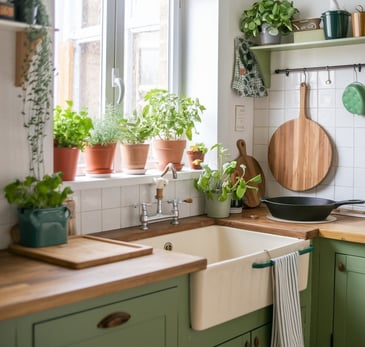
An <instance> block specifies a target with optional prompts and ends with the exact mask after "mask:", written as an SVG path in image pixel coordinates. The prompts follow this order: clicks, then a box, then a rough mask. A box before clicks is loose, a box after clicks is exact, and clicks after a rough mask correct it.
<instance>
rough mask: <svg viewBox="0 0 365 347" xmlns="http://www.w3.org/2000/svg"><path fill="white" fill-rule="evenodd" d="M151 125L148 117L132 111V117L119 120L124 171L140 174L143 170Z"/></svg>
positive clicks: (151, 130)
mask: <svg viewBox="0 0 365 347" xmlns="http://www.w3.org/2000/svg"><path fill="white" fill-rule="evenodd" d="M152 132H153V126H152V125H151V124H150V123H149V118H147V117H146V118H144V117H142V116H141V114H137V112H136V111H135V112H133V115H132V117H130V118H123V119H122V120H121V121H120V138H119V141H120V143H121V156H122V169H123V171H124V172H125V173H130V174H141V173H144V172H145V166H146V162H147V157H148V152H149V148H150V144H149V143H146V141H147V140H148V139H150V138H151V134H152Z"/></svg>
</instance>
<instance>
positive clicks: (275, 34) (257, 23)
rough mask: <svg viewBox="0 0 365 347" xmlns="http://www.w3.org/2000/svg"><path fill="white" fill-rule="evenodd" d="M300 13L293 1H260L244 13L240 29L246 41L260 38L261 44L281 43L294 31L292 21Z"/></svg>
mask: <svg viewBox="0 0 365 347" xmlns="http://www.w3.org/2000/svg"><path fill="white" fill-rule="evenodd" d="M298 13H299V10H298V9H297V8H295V7H294V5H293V1H288V0H259V1H256V2H254V3H253V4H252V5H251V6H250V7H249V8H247V9H246V10H244V11H243V13H242V15H241V20H240V28H241V31H242V32H243V33H244V35H245V37H246V39H248V40H249V39H254V38H256V37H259V38H260V40H259V43H260V44H274V43H280V40H281V35H286V34H288V33H289V32H291V31H293V27H292V23H291V20H292V19H293V18H294V17H295V15H297V14H298Z"/></svg>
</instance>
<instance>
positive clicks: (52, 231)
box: [17, 206, 71, 248]
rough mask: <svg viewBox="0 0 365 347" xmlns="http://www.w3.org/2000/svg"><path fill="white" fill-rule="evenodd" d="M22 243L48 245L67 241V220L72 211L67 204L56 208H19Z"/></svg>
mask: <svg viewBox="0 0 365 347" xmlns="http://www.w3.org/2000/svg"><path fill="white" fill-rule="evenodd" d="M17 212H18V222H19V231H20V244H21V245H22V246H26V247H33V248H38V247H46V246H53V245H59V244H63V243H67V220H68V218H69V217H70V216H71V212H70V210H69V208H68V207H66V206H59V207H54V208H18V210H17Z"/></svg>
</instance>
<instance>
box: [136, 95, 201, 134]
mask: <svg viewBox="0 0 365 347" xmlns="http://www.w3.org/2000/svg"><path fill="white" fill-rule="evenodd" d="M204 110H205V107H204V106H203V105H201V104H200V103H199V99H192V98H189V97H180V96H178V95H176V94H173V93H169V92H168V91H166V90H163V89H153V90H151V91H149V92H148V93H147V94H146V96H145V106H144V108H143V110H142V117H143V118H144V119H146V121H147V122H148V123H149V124H151V125H152V128H153V132H152V136H157V137H159V138H160V139H162V140H178V139H181V138H182V137H183V136H184V135H185V136H186V138H187V139H188V140H191V139H192V136H193V131H194V130H195V131H196V129H195V123H197V122H201V117H200V116H201V114H202V112H203V111H204Z"/></svg>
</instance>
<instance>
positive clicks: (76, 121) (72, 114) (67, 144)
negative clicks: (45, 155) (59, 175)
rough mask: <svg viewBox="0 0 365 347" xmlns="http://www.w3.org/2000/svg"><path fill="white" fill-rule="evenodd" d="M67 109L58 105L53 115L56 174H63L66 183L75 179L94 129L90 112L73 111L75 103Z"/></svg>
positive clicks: (54, 169)
mask: <svg viewBox="0 0 365 347" xmlns="http://www.w3.org/2000/svg"><path fill="white" fill-rule="evenodd" d="M66 104H67V106H66V107H65V108H63V107H61V106H60V105H57V106H56V107H55V109H54V113H53V143H54V165H53V171H54V172H59V171H61V172H63V180H64V181H72V180H74V178H75V175H76V170H77V162H78V158H79V153H80V150H81V151H83V150H84V149H85V143H86V139H87V137H88V136H89V135H90V130H91V129H92V127H93V122H92V119H91V118H90V117H89V116H88V111H87V110H86V109H82V110H81V111H79V112H77V111H74V110H73V101H71V100H68V101H66Z"/></svg>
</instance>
